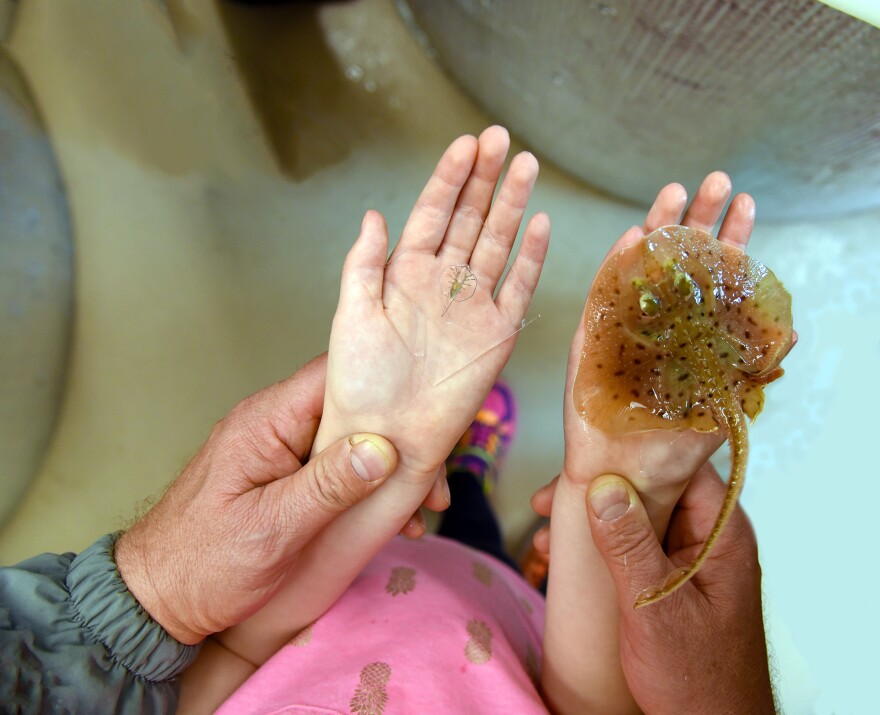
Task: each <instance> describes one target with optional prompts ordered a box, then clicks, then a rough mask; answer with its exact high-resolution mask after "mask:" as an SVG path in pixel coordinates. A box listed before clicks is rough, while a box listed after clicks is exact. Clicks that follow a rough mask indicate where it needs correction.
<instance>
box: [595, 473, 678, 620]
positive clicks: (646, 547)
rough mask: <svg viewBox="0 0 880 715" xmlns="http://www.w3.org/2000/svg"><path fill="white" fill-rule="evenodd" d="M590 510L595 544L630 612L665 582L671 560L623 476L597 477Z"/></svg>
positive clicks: (621, 598)
mask: <svg viewBox="0 0 880 715" xmlns="http://www.w3.org/2000/svg"><path fill="white" fill-rule="evenodd" d="M587 513H588V514H589V519H590V531H591V533H592V536H593V543H594V544H595V545H596V548H597V550H598V551H599V553H600V554H601V556H602V558H603V560H604V561H605V565H606V566H607V567H608V571H609V572H610V573H611V578H612V580H613V581H614V586H615V588H616V590H617V597H618V601H619V603H620V607H621V611H622V612H626V610H628V609H629V608H631V607H632V604H633V603H634V602H635V600H636V598H637V596H638V595H639V594H640V593H641V592H642V591H644V590H645V589H646V588H648V587H650V586H655V585H656V584H658V583H661V582H662V581H663V579H664V578H665V577H666V574H667V573H668V572H669V570H670V568H671V566H670V562H669V560H668V559H667V558H666V554H665V553H663V548H662V547H661V546H660V542H659V541H658V540H657V535H656V534H655V533H654V528H653V526H651V521H650V519H649V518H648V514H647V512H646V511H645V507H644V505H643V504H642V502H641V500H640V499H639V496H638V494H637V493H636V490H635V489H633V487H632V485H630V484H629V483H628V482H627V481H626V480H625V479H623V478H622V477H618V476H614V475H606V476H602V477H598V478H596V479H594V480H593V482H592V484H591V485H590V489H589V491H588V492H587Z"/></svg>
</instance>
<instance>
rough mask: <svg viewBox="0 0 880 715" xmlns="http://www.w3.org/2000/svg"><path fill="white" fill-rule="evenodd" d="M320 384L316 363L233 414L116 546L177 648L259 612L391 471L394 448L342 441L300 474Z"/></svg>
mask: <svg viewBox="0 0 880 715" xmlns="http://www.w3.org/2000/svg"><path fill="white" fill-rule="evenodd" d="M325 375H326V356H322V357H320V358H316V359H315V360H313V361H312V362H310V363H309V364H308V365H306V366H305V367H303V368H302V369H301V370H299V371H298V372H297V373H296V374H295V375H293V376H292V377H291V378H289V379H287V380H285V381H284V382H281V383H278V384H276V385H273V386H272V387H269V388H267V389H265V390H263V391H261V392H259V393H257V394H256V395H253V396H252V397H249V398H247V399H246V400H244V401H243V402H241V403H240V404H239V405H237V406H236V407H235V408H234V409H233V410H232V412H230V414H229V415H228V416H227V417H225V418H224V419H223V420H221V421H220V422H219V423H217V425H215V427H214V429H213V431H212V432H211V435H210V437H209V438H208V441H207V442H206V443H205V445H204V446H203V447H202V448H201V449H200V450H199V452H198V453H197V454H196V456H195V457H194V458H193V459H192V461H191V462H190V463H189V464H188V465H187V467H186V468H185V469H184V470H183V472H182V473H181V475H180V476H179V477H178V478H177V480H175V482H174V483H173V484H172V485H171V487H170V488H169V489H168V491H167V492H166V493H165V495H164V496H163V498H162V499H161V501H160V502H159V503H158V504H157V505H156V506H155V507H153V508H152V509H151V510H150V511H149V512H148V513H147V514H146V516H144V517H143V518H142V519H141V520H140V521H138V522H137V523H136V524H135V525H134V526H133V527H132V528H131V529H130V530H129V531H128V532H127V533H125V534H124V535H123V536H122V537H121V538H120V540H119V541H118V542H117V544H116V550H115V559H116V563H117V565H118V567H119V571H120V573H121V575H122V578H123V579H124V580H125V582H126V585H127V586H128V588H129V589H130V591H131V592H132V594H134V596H135V598H137V600H138V601H139V602H140V604H141V605H142V606H143V607H144V609H146V611H147V612H148V613H149V614H150V615H151V616H152V617H153V618H154V619H155V620H156V621H158V622H159V623H160V624H161V625H162V626H163V627H164V628H165V630H166V631H168V633H170V634H171V635H172V636H173V637H174V638H176V639H177V640H178V641H180V642H181V643H186V644H194V643H198V642H199V641H201V640H202V638H204V637H205V636H206V635H208V634H211V633H216V632H219V631H221V630H223V629H225V628H228V627H229V626H232V625H235V624H237V623H239V622H241V621H242V620H244V619H245V618H247V617H248V616H250V615H251V614H252V613H254V612H255V611H257V610H258V609H259V608H260V607H261V606H263V605H264V604H265V603H266V602H267V601H268V600H269V599H270V598H271V597H272V595H273V593H274V592H275V591H276V590H277V588H278V587H279V586H280V584H281V582H282V581H283V579H284V577H285V575H286V574H287V573H288V571H289V570H290V569H291V567H292V566H293V565H294V563H295V562H296V560H297V556H298V555H299V552H300V550H301V549H302V548H303V547H304V546H305V545H306V544H307V543H308V542H309V541H310V540H311V539H312V538H313V537H314V536H315V535H316V534H317V533H318V532H319V531H320V530H321V529H322V528H323V527H325V526H326V525H327V524H328V523H329V522H330V521H332V520H333V519H334V518H335V517H336V516H337V515H339V514H340V513H342V512H343V511H345V510H346V509H347V508H349V507H350V506H352V505H354V504H355V503H357V502H359V501H361V500H362V499H363V498H364V497H366V496H367V495H368V494H370V493H371V492H373V491H374V490H375V489H376V487H377V486H378V485H379V484H380V483H382V482H383V481H384V479H385V478H386V477H387V476H388V475H389V474H390V473H391V472H393V471H394V469H395V467H396V464H397V453H396V451H395V449H394V447H393V446H392V445H391V443H389V442H388V441H387V440H386V439H384V438H382V437H379V436H376V435H372V434H355V435H352V436H351V437H348V438H346V439H341V440H339V441H338V442H335V443H333V444H331V445H330V446H328V447H327V448H326V449H325V450H324V451H322V452H321V453H320V454H317V455H315V456H314V457H313V458H312V459H311V461H309V462H308V464H305V466H303V464H304V462H305V460H306V458H307V456H308V454H309V450H310V449H311V446H312V440H313V439H314V436H315V432H316V430H317V428H318V423H319V421H320V419H321V412H322V406H323V395H324V384H325Z"/></svg>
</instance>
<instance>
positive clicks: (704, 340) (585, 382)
mask: <svg viewBox="0 0 880 715" xmlns="http://www.w3.org/2000/svg"><path fill="white" fill-rule="evenodd" d="M584 325H585V328H586V333H585V342H584V348H583V352H582V354H581V360H580V364H579V365H578V374H577V377H576V380H575V385H574V395H573V397H574V401H575V406H576V407H577V409H578V411H579V413H580V414H581V416H582V417H583V418H584V420H586V421H587V422H589V423H590V424H592V425H593V426H595V427H597V428H598V429H600V430H602V431H604V432H606V433H609V434H624V433H629V432H643V431H647V430H654V429H665V430H686V429H692V430H696V431H698V432H714V431H715V430H717V429H719V428H721V429H722V430H724V431H725V432H726V434H727V436H728V439H729V441H730V446H731V470H730V478H729V479H728V483H727V490H726V493H725V496H724V501H723V504H722V506H721V510H720V513H719V515H718V518H717V519H716V522H715V524H714V526H713V527H712V530H711V532H710V534H709V535H708V537H707V539H706V542H705V544H704V546H703V548H702V549H701V551H700V553H699V554H698V555H697V557H696V559H695V560H694V562H693V563H692V564H690V565H689V566H687V567H684V568H681V569H678V570H676V571H674V572H673V573H671V574H670V575H669V576H668V578H667V579H666V581H665V582H664V583H663V584H662V585H660V586H657V587H655V588H651V589H647V590H646V591H645V592H644V593H642V594H641V595H640V596H639V597H638V599H637V600H636V603H635V604H634V605H635V607H636V608H639V607H641V606H645V605H648V604H649V603H654V602H656V601H659V600H660V599H662V598H665V597H666V596H667V595H669V594H670V593H672V592H674V591H675V590H677V589H678V588H680V587H681V586H682V585H683V584H685V583H686V582H687V581H688V580H689V579H690V578H691V577H692V576H693V575H694V574H695V573H696V572H697V571H698V570H699V568H700V567H701V566H702V564H703V563H704V562H705V560H706V558H707V556H708V555H709V552H710V551H711V550H712V547H713V546H714V545H715V543H716V542H717V540H718V537H719V536H720V534H721V532H722V530H723V529H724V527H725V525H726V524H727V522H728V520H729V519H730V516H731V514H732V513H733V510H734V508H735V506H736V502H737V499H738V498H739V494H740V491H741V490H742V486H743V480H744V478H745V471H746V461H747V457H748V428H747V420H746V417H748V418H749V419H752V420H753V419H755V417H757V415H758V413H759V412H760V411H761V409H762V408H763V405H764V389H763V388H764V386H765V385H766V384H768V383H769V382H772V381H773V380H775V379H777V378H778V377H780V376H781V375H782V369H781V368H780V367H779V363H780V361H781V360H782V358H783V357H784V356H785V355H786V353H787V352H788V350H789V349H790V347H791V341H792V320H791V296H790V295H789V294H788V292H787V291H786V290H785V288H784V287H783V286H782V283H780V281H779V280H778V279H777V278H776V276H774V275H773V273H772V272H771V271H770V270H768V269H767V268H766V267H764V266H763V265H761V264H760V263H758V262H757V261H754V260H752V259H751V258H749V257H748V256H746V255H745V254H744V253H743V252H742V251H740V250H739V249H737V248H734V247H732V246H728V245H726V244H724V243H721V242H719V241H716V240H715V239H714V238H712V236H711V235H709V234H708V233H706V232H704V231H700V230H698V229H693V228H687V227H684V226H665V227H663V228H660V229H657V230H656V231H654V232H653V233H651V234H649V235H647V236H645V237H644V238H643V239H642V240H641V241H640V242H639V243H637V244H635V245H633V246H631V247H629V248H626V249H624V250H622V251H620V252H619V253H618V254H616V255H614V256H611V257H610V258H609V259H608V260H607V261H606V262H605V264H604V265H603V266H602V268H601V270H600V272H599V274H598V275H597V277H596V280H595V281H594V283H593V287H592V289H591V290H590V295H589V298H588V300H587V306H586V310H585V315H584Z"/></svg>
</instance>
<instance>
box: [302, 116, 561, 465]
mask: <svg viewBox="0 0 880 715" xmlns="http://www.w3.org/2000/svg"><path fill="white" fill-rule="evenodd" d="M508 147H509V138H508V135H507V132H506V131H505V130H504V129H502V128H501V127H490V128H489V129H487V130H486V131H485V132H483V134H482V135H481V136H480V138H479V140H476V139H474V138H473V137H471V136H464V137H461V138H459V139H457V140H456V141H455V142H453V143H452V145H451V146H450V147H449V149H447V151H446V153H445V154H444V155H443V157H442V158H441V159H440V162H439V163H438V165H437V168H436V169H435V171H434V174H433V176H432V177H431V179H430V181H429V182H428V184H427V186H426V187H425V189H424V190H423V192H422V194H421V196H420V197H419V199H418V201H417V202H416V205H415V208H414V209H413V211H412V214H411V215H410V218H409V221H408V222H407V224H406V227H405V228H404V230H403V234H402V236H401V238H400V241H399V243H398V244H397V247H396V248H395V249H394V252H393V254H392V256H391V258H390V259H389V260H388V261H387V263H386V255H387V251H388V233H387V228H386V226H385V222H384V220H383V219H382V216H381V215H380V214H378V213H377V212H375V211H369V212H368V213H367V215H366V217H365V218H364V223H363V226H362V229H361V235H360V236H359V238H358V240H357V242H356V243H355V245H354V247H353V248H352V249H351V251H350V253H349V255H348V257H347V259H346V262H345V267H344V268H343V273H342V287H341V291H340V298H339V306H338V308H337V312H336V316H335V318H334V321H333V331H332V334H331V337H330V357H329V365H328V375H327V390H326V395H325V403H324V417H323V419H322V422H321V428H320V430H319V432H318V437H317V438H316V441H315V449H316V450H320V449H322V448H323V445H325V444H328V443H330V442H333V441H335V440H336V439H338V437H340V436H342V435H345V434H348V433H349V431H350V428H351V425H359V430H361V431H363V430H364V429H367V427H369V429H370V430H372V431H374V432H376V433H378V434H381V435H382V436H384V437H386V438H387V439H389V440H390V441H391V442H392V443H393V444H394V445H395V446H396V447H397V449H398V453H399V455H400V466H401V467H402V468H403V469H404V470H405V471H406V472H407V474H408V475H410V478H412V479H414V480H419V481H421V480H423V479H424V480H426V481H427V480H428V479H432V480H433V479H434V478H435V477H436V475H437V470H438V468H439V467H440V465H442V463H443V462H444V460H445V459H446V457H447V456H448V454H449V451H450V450H451V448H452V447H453V446H454V444H455V441H456V440H457V439H458V438H459V437H460V436H461V434H462V433H463V432H464V430H465V429H466V428H467V426H468V424H469V423H470V421H471V420H472V418H473V416H474V414H476V412H477V410H478V409H479V406H480V404H481V403H482V401H483V399H484V398H485V396H486V394H487V393H488V391H489V389H490V388H491V386H492V384H493V383H494V381H495V379H496V378H497V377H498V374H499V373H500V372H501V369H502V368H503V367H504V365H505V363H506V362H507V360H508V358H509V356H510V353H511V351H512V350H513V346H514V342H515V334H516V332H517V331H518V330H519V328H520V327H521V324H522V321H523V318H524V316H525V314H526V311H527V309H528V305H529V300H530V299H531V296H532V293H533V291H534V289H535V286H536V285H537V282H538V277H539V275H540V273H541V267H542V265H543V262H544V257H545V255H546V252H547V245H548V241H549V236H550V224H549V220H548V218H547V216H546V215H544V214H538V215H536V216H534V217H533V218H532V219H531V221H529V223H528V226H527V227H526V230H525V233H524V236H523V240H522V246H521V248H520V250H519V252H518V254H517V256H516V260H515V261H514V262H513V265H512V267H511V269H510V272H509V274H508V275H507V276H506V278H505V279H504V280H503V281H501V280H500V279H501V275H502V273H503V271H504V269H505V268H506V266H507V264H508V259H509V257H510V253H511V248H512V246H513V243H514V240H515V239H516V234H517V231H518V230H519V226H520V223H521V221H522V218H523V213H524V211H525V208H526V204H527V203H528V200H529V197H530V195H531V192H532V187H533V185H534V182H535V179H536V177H537V174H538V163H537V161H536V160H535V158H534V157H533V156H532V155H531V154H528V153H526V152H523V153H522V154H519V155H517V156H516V157H515V158H514V159H513V161H512V162H511V165H510V168H509V170H508V172H507V176H506V177H505V179H504V182H503V183H502V185H501V189H500V191H499V193H498V197H497V199H496V201H495V202H494V204H492V196H493V194H494V191H495V187H496V184H497V182H498V178H499V175H500V173H501V168H502V165H503V163H504V159H505V157H506V155H507V150H508ZM490 205H491V210H490ZM451 266H456V267H461V266H467V267H468V268H469V270H470V272H471V273H472V274H473V276H474V279H473V280H472V281H470V282H469V284H468V285H466V286H465V288H464V289H463V291H462V293H461V294H460V295H457V296H456V297H458V298H461V297H464V296H465V294H466V293H469V292H470V291H471V290H473V295H471V296H470V297H468V298H467V300H462V301H460V302H459V301H453V302H451V303H450V299H449V297H448V295H444V291H445V292H446V293H447V294H448V292H449V286H448V285H446V284H445V283H444V282H443V279H444V277H445V276H446V274H447V271H448V269H449V268H450V267H451Z"/></svg>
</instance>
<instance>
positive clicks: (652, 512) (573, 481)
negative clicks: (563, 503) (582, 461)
mask: <svg viewBox="0 0 880 715" xmlns="http://www.w3.org/2000/svg"><path fill="white" fill-rule="evenodd" d="M624 472H625V470H622V469H608V470H603V469H598V468H596V469H593V470H592V471H588V472H587V471H584V470H579V471H577V472H575V473H574V475H573V474H572V472H571V471H569V470H568V469H566V467H565V466H563V468H562V471H561V472H560V474H559V487H563V488H564V491H565V492H566V493H567V494H569V495H571V496H570V498H575V499H579V500H580V504H581V505H584V504H585V500H586V499H587V496H588V494H589V492H590V488H591V486H592V484H593V482H594V481H595V480H596V479H598V478H599V477H602V476H606V475H615V476H618V477H622V478H623V479H624V480H625V481H626V482H628V483H629V485H630V486H631V487H632V488H633V489H634V490H635V492H636V494H637V495H638V497H639V499H640V500H641V502H642V504H643V506H644V507H645V512H646V513H647V514H648V519H649V520H650V521H651V524H652V525H653V527H654V531H655V533H656V534H657V536H658V538H659V539H660V540H661V541H662V540H663V537H664V536H665V535H666V529H667V528H668V526H669V520H670V519H671V517H672V511H673V509H674V508H675V505H676V504H677V503H678V500H679V498H680V497H681V494H682V492H683V491H684V489H685V487H686V486H687V482H684V483H681V484H678V483H674V484H660V485H651V484H650V480H645V479H644V478H641V479H639V477H638V476H636V477H635V478H633V477H631V476H630V475H629V474H626V473H624ZM646 481H647V482H648V486H645V482H646ZM640 482H641V484H640ZM559 487H557V488H559ZM587 508H589V507H587Z"/></svg>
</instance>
